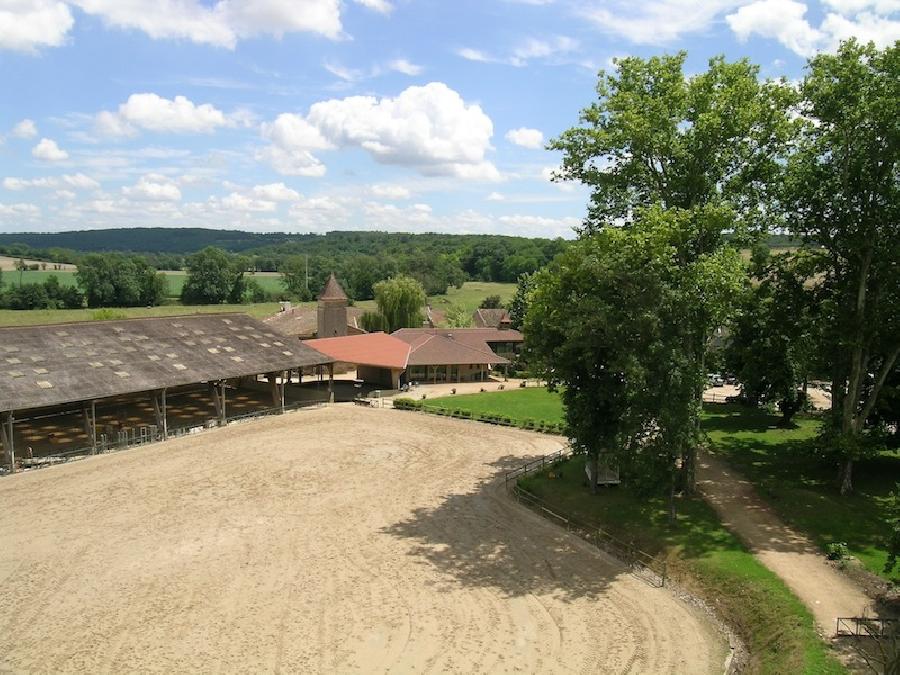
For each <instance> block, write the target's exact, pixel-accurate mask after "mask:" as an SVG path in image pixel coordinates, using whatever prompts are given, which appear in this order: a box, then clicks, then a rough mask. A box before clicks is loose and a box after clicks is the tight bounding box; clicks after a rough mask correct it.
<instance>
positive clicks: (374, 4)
mask: <svg viewBox="0 0 900 675" xmlns="http://www.w3.org/2000/svg"><path fill="white" fill-rule="evenodd" d="M356 3H357V4H358V5H362V6H363V7H368V8H369V9H371V10H374V11H376V12H381V13H382V14H390V13H391V11H392V10H393V9H394V6H393V5H392V4H391V3H389V2H388V1H387V0H356Z"/></svg>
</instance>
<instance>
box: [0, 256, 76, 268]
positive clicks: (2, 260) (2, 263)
mask: <svg viewBox="0 0 900 675" xmlns="http://www.w3.org/2000/svg"><path fill="white" fill-rule="evenodd" d="M18 262H19V259H18V258H10V257H9V256H5V255H0V271H2V272H9V271H14V270H15V269H16V264H17V263H18ZM42 263H46V264H47V271H48V272H52V271H53V265H54V263H51V262H47V261H46V260H31V259H30V258H25V264H26V265H41V264H42ZM57 264H58V265H59V269H60V270H65V271H67V272H74V271H75V270H76V269H78V268H77V267H76V266H75V265H70V264H68V263H57Z"/></svg>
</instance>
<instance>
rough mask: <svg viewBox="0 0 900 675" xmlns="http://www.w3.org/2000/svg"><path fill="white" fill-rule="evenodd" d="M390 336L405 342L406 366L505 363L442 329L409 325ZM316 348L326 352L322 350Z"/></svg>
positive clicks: (480, 346) (477, 344)
mask: <svg viewBox="0 0 900 675" xmlns="http://www.w3.org/2000/svg"><path fill="white" fill-rule="evenodd" d="M449 332H452V331H449ZM393 335H394V336H396V337H397V338H399V339H400V340H403V341H404V342H407V343H408V344H409V347H410V353H409V365H410V366H446V365H462V364H467V363H468V364H482V363H484V364H488V365H499V364H503V363H509V361H507V360H506V359H505V358H503V357H502V356H497V355H496V354H495V353H494V352H493V351H492V350H491V348H490V347H489V346H488V345H487V343H486V342H483V341H481V342H479V341H477V340H472V339H468V340H459V339H457V338H456V336H455V335H445V334H443V332H442V331H434V330H430V329H429V330H427V331H423V330H420V329H415V328H411V329H402V330H398V331H397V332H395V333H394V334H393ZM313 346H314V345H313ZM320 351H322V352H323V353H324V354H328V352H327V351H325V350H320ZM329 356H330V354H329Z"/></svg>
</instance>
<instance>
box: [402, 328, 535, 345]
mask: <svg viewBox="0 0 900 675" xmlns="http://www.w3.org/2000/svg"><path fill="white" fill-rule="evenodd" d="M393 335H395V336H396V337H398V338H401V339H406V337H405V336H408V335H444V336H452V337H453V339H454V340H456V341H457V342H465V343H467V344H472V345H478V344H480V343H485V342H486V343H488V344H491V343H492V342H524V341H525V336H524V335H522V334H521V333H520V332H519V331H517V330H514V329H512V328H401V329H400V330H396V331H394V333H393Z"/></svg>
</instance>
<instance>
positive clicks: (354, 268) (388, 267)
mask: <svg viewBox="0 0 900 675" xmlns="http://www.w3.org/2000/svg"><path fill="white" fill-rule="evenodd" d="M395 274H397V264H396V262H395V261H394V260H391V259H389V258H376V257H375V256H371V255H355V256H352V257H350V258H349V259H347V260H346V262H345V264H344V265H343V272H342V274H341V279H343V280H344V281H345V288H344V290H345V291H346V292H347V294H348V295H349V296H350V297H351V298H353V299H354V300H371V299H372V298H374V297H375V290H374V287H375V284H377V283H378V282H379V281H383V280H384V279H389V278H390V277H392V276H394V275H395Z"/></svg>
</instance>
